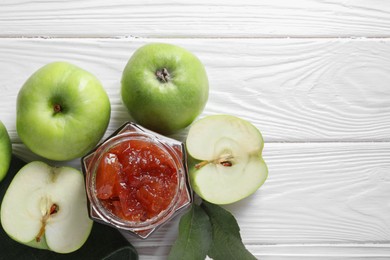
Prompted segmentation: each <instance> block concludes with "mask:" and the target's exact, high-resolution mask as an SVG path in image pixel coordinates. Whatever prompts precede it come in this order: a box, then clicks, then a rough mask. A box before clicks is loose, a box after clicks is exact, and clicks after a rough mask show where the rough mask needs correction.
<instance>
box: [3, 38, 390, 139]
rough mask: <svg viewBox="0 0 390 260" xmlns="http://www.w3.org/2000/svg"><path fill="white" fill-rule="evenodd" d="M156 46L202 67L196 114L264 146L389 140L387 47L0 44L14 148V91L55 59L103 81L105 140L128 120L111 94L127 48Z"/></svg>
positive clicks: (364, 43)
mask: <svg viewBox="0 0 390 260" xmlns="http://www.w3.org/2000/svg"><path fill="white" fill-rule="evenodd" d="M155 41H164V42H170V43H174V44H178V45H181V46H183V47H185V48H187V49H189V50H190V51H192V52H193V53H195V54H196V55H197V56H198V57H199V58H200V59H201V60H202V61H203V63H204V64H205V67H206V70H207V72H208V75H209V81H210V97H209V101H208V103H207V106H206V108H205V110H204V113H203V114H202V115H201V116H205V115H210V114H219V113H224V114H233V115H237V116H240V117H243V118H245V119H247V120H249V121H251V122H252V123H254V124H255V125H256V126H257V127H258V128H259V129H260V130H261V131H262V133H263V135H264V139H265V141H266V142H326V141H341V142H353V141H359V142H369V141H379V142H383V141H390V88H389V84H388V82H390V40H385V39H376V40H374V39H321V40H319V39H236V40H233V39H196V40H194V39H169V40H162V39H148V40H145V39H42V38H36V39H1V40H0V71H1V73H0V89H1V95H0V120H2V121H3V122H4V123H5V125H6V126H7V128H8V129H9V131H10V135H11V138H12V140H13V142H20V140H19V138H18V136H17V133H16V130H15V129H16V127H15V117H16V109H15V106H16V96H17V93H18V91H19V88H20V87H21V85H22V84H23V82H24V81H25V80H26V79H27V78H28V77H29V76H30V75H31V74H32V73H33V72H34V71H35V70H37V69H38V68H39V67H41V66H43V65H44V64H46V63H49V62H52V61H56V60H66V61H69V62H72V63H74V64H77V65H79V66H81V67H83V68H84V69H86V70H88V71H90V72H92V73H93V74H95V75H96V76H97V77H98V78H99V79H100V80H101V81H102V83H103V85H104V87H105V88H106V90H107V92H108V94H109V96H110V99H111V103H112V119H111V123H110V126H109V129H108V131H107V135H108V134H110V133H112V132H113V131H114V130H115V129H116V128H117V127H118V126H119V125H121V124H122V123H123V122H125V121H127V120H129V119H130V117H129V116H128V113H127V111H126V110H125V108H124V106H123V105H122V103H121V99H120V96H119V93H120V79H121V74H122V70H123V68H124V66H125V64H126V62H127V60H128V58H129V57H130V56H131V54H132V53H133V52H134V51H135V49H136V48H138V47H140V46H141V45H143V44H145V43H148V42H155ZM238 89H239V90H238ZM185 134H186V131H182V132H180V133H178V134H177V135H174V137H176V138H178V139H181V140H183V139H184V138H185Z"/></svg>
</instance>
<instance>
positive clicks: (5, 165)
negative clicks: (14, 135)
mask: <svg viewBox="0 0 390 260" xmlns="http://www.w3.org/2000/svg"><path fill="white" fill-rule="evenodd" d="M11 158H12V145H11V140H10V138H9V135H8V132H7V129H6V128H5V126H4V124H3V123H2V122H1V121H0V181H1V180H3V179H4V177H5V175H6V174H7V172H8V169H9V166H10V164H11Z"/></svg>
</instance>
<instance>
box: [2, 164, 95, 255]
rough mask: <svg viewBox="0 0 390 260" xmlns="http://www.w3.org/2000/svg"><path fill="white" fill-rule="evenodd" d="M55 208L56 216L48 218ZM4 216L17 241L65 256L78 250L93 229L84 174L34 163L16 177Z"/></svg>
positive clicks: (6, 228)
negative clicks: (38, 238)
mask: <svg viewBox="0 0 390 260" xmlns="http://www.w3.org/2000/svg"><path fill="white" fill-rule="evenodd" d="M52 205H56V212H54V213H53V214H52V213H51V214H50V215H49V216H47V218H46V215H47V213H48V211H49V210H51V207H52ZM0 213H1V214H0V216H1V224H2V227H3V229H4V231H5V232H6V233H7V235H8V236H9V237H10V238H12V239H13V240H15V241H17V242H19V243H21V244H25V245H27V246H30V247H34V248H39V249H46V250H50V251H54V252H57V253H62V254H65V253H70V252H74V251H76V250H78V249H79V248H80V247H81V246H82V245H83V244H84V243H85V242H86V240H87V239H88V237H89V235H90V233H91V230H92V226H93V221H92V220H91V219H90V218H89V215H88V209H87V196H86V191H85V184H84V176H83V174H82V173H81V172H80V171H79V170H76V169H74V168H71V167H52V166H49V165H47V164H46V163H44V162H40V161H33V162H30V163H28V164H26V165H25V166H24V167H23V168H21V169H20V170H19V171H18V172H17V173H16V175H15V176H14V178H13V179H12V181H11V183H10V185H9V186H8V188H7V191H6V193H5V195H4V197H3V200H2V203H1V209H0ZM42 226H43V227H44V228H43V230H42ZM41 231H42V232H41ZM38 236H39V237H40V240H39V241H37V237H38Z"/></svg>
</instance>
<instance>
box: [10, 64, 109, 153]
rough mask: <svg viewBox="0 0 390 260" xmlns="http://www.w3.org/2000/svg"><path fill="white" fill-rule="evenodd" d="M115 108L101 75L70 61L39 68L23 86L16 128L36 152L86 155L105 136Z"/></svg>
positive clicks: (18, 99)
mask: <svg viewBox="0 0 390 260" xmlns="http://www.w3.org/2000/svg"><path fill="white" fill-rule="evenodd" d="M110 114H111V107H110V101H109V98H108V96H107V93H106V92H105V90H104V88H103V86H102V85H101V83H100V81H99V80H98V79H97V78H96V77H95V76H94V75H92V74H91V73H89V72H87V71H85V70H83V69H81V68H79V67H77V66H75V65H73V64H70V63H67V62H53V63H50V64H47V65H45V66H43V67H42V68H40V69H39V70H38V71H36V72H35V73H34V74H33V75H31V77H30V78H29V79H27V81H26V82H25V83H24V85H23V87H22V88H21V89H20V91H19V94H18V98H17V121H16V128H17V132H18V134H19V137H20V139H21V140H22V141H23V143H24V144H25V145H26V146H27V147H28V148H29V149H30V150H31V151H32V152H34V153H36V154H38V155H40V156H42V157H44V158H47V159H50V160H56V161H65V160H71V159H75V158H77V157H81V156H83V155H85V154H86V153H87V152H88V151H90V150H91V149H92V148H93V147H94V146H95V145H96V144H97V143H98V142H99V141H100V140H101V138H102V137H103V135H104V133H105V131H106V129H107V126H108V123H109V120H110Z"/></svg>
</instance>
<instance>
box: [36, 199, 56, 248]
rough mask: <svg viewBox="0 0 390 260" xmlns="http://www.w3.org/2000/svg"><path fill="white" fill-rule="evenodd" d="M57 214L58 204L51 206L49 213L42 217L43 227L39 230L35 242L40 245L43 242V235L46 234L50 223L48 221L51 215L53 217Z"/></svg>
mask: <svg viewBox="0 0 390 260" xmlns="http://www.w3.org/2000/svg"><path fill="white" fill-rule="evenodd" d="M57 212H58V206H57V204H53V205H51V207H50V209H49V211H48V212H46V214H45V215H44V216H43V217H42V221H41V222H42V226H41V228H40V229H39V232H38V235H37V236H36V237H35V241H37V242H38V243H39V242H40V241H41V238H42V236H43V234H44V233H45V228H46V222H47V221H48V219H49V218H50V216H51V215H53V214H55V213H57Z"/></svg>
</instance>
